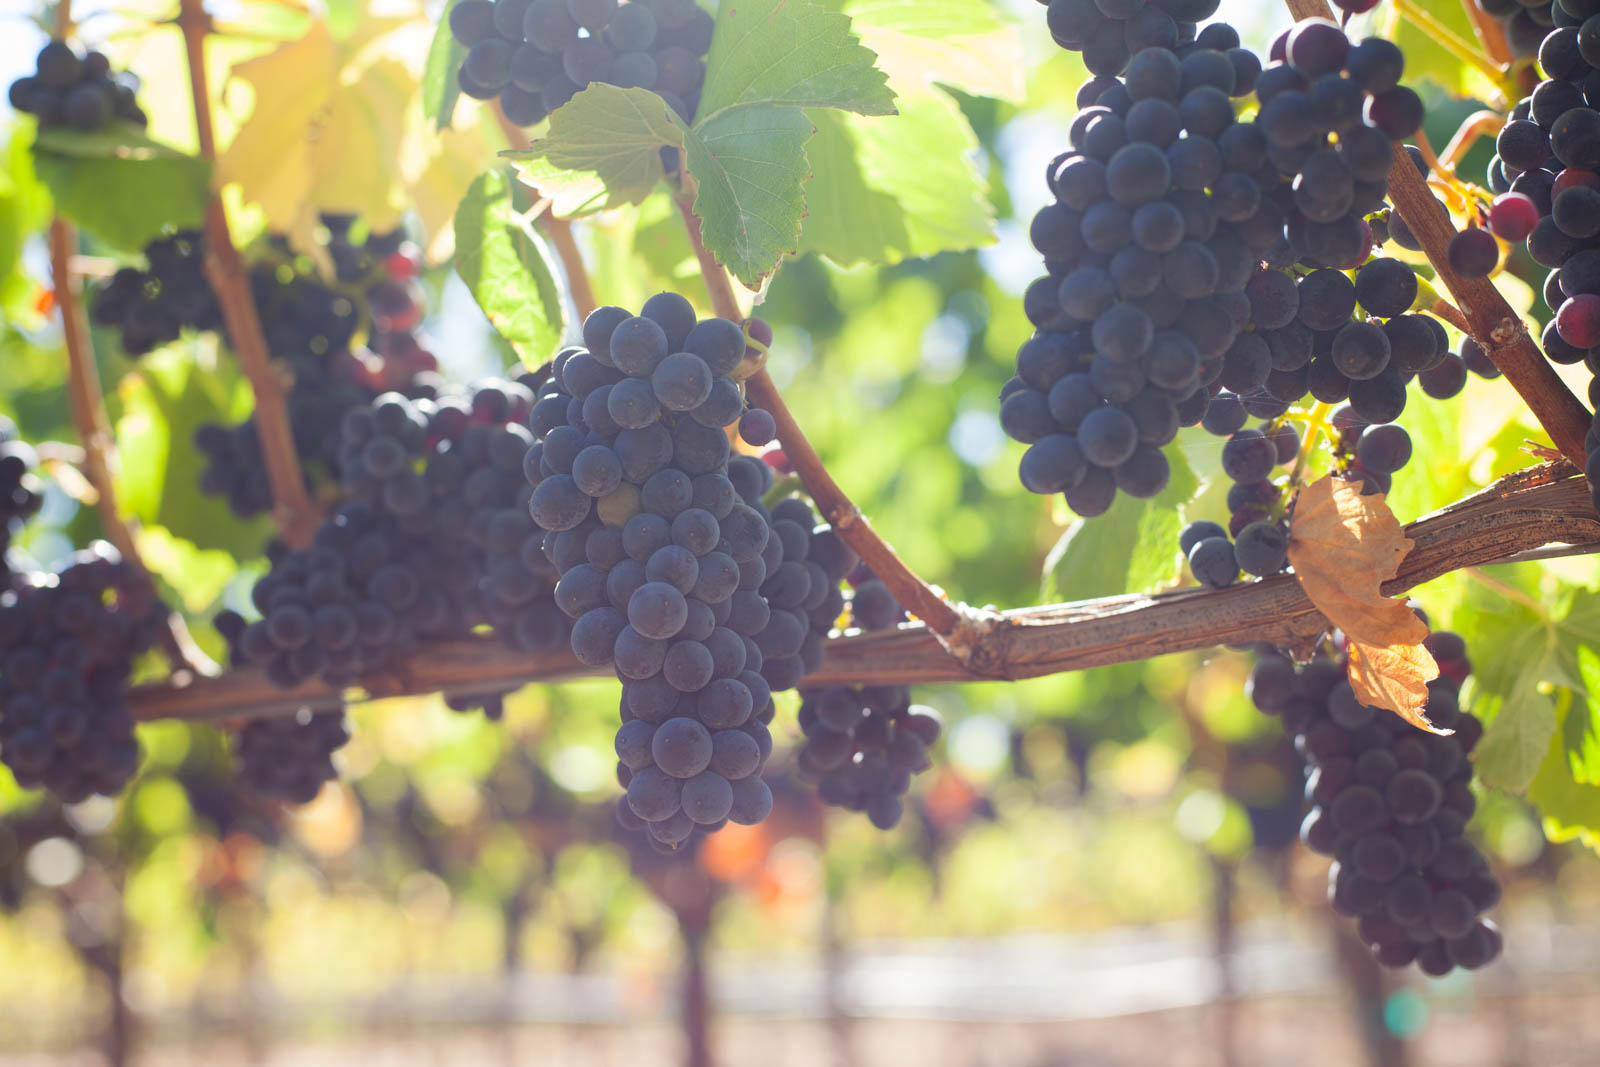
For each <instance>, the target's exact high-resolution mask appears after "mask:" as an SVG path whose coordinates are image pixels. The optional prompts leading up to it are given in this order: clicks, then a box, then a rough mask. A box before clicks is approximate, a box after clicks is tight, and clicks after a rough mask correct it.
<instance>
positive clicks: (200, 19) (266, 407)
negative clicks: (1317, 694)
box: [177, 0, 320, 548]
mask: <svg viewBox="0 0 1600 1067" xmlns="http://www.w3.org/2000/svg"><path fill="white" fill-rule="evenodd" d="M177 21H178V26H179V28H180V29H181V30H182V31H183V44H184V50H185V53H186V55H187V56H188V61H189V90H190V95H191V96H192V97H193V98H194V120H195V130H196V136H197V137H198V139H199V142H200V154H201V156H202V157H204V158H205V159H206V160H207V161H208V162H215V161H216V158H217V143H216V135H215V133H214V131H213V129H212V123H211V91H210V82H209V81H208V80H207V78H206V57H205V39H206V35H207V34H208V33H210V32H211V17H210V16H209V15H208V14H207V13H206V10H205V4H204V0H181V7H180V9H179V13H178V19H177ZM205 235H206V260H205V268H206V277H207V279H208V280H209V281H210V282H211V287H212V288H213V289H214V290H216V294H217V303H218V304H219V305H220V306H221V308H222V318H223V321H224V322H225V323H226V324H227V327H228V339H229V341H230V342H231V343H232V345H233V350H234V353H235V354H236V355H237V356H238V357H239V366H240V367H241V368H242V369H243V370H244V373H245V377H247V378H248V379H249V380H250V389H251V392H252V393H253V394H254V395H255V401H256V410H255V423H256V433H257V434H258V435H259V436H260V438H261V454H262V458H263V459H264V461H265V465H266V468H267V480H268V482H269V484H270V485H271V486H272V500H273V519H274V521H276V523H277V525H278V529H279V531H280V532H281V533H282V535H283V539H284V541H285V542H287V543H288V544H289V545H291V546H292V547H296V548H299V547H304V546H305V545H308V544H310V543H311V537H312V534H314V533H315V532H316V528H317V523H318V521H320V516H319V515H318V513H317V509H316V507H315V506H314V505H313V504H312V502H311V496H310V494H309V493H308V492H307V491H306V483H305V477H304V475H303V474H302V473H301V471H300V456H299V453H298V452H296V451H295V447H294V432H293V431H292V430H291V429H290V425H289V411H288V406H287V402H286V401H285V399H284V387H283V382H282V380H281V379H280V378H279V376H278V374H277V372H276V371H275V370H274V369H273V366H272V353H270V352H269V351H268V350H267V341H266V337H265V335H264V334H263V333H262V330H261V317H260V314H259V313H258V312H257V310H256V303H255V298H254V296H253V295H252V294H251V292H250V275H249V272H248V270H247V269H246V267H245V264H244V260H243V259H242V258H241V257H240V256H239V250H238V249H237V248H235V247H234V245H233V235H232V234H231V233H229V232H228V216H227V212H226V210H225V209H224V208H223V206H222V197H221V195H220V193H219V192H218V191H217V190H216V189H215V188H213V189H212V192H211V198H210V200H209V201H208V202H207V203H206V219H205Z"/></svg>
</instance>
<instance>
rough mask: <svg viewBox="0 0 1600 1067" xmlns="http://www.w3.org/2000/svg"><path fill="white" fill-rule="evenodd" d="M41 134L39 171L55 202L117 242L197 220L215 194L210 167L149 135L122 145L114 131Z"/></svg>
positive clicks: (144, 239)
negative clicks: (139, 143)
mask: <svg viewBox="0 0 1600 1067" xmlns="http://www.w3.org/2000/svg"><path fill="white" fill-rule="evenodd" d="M96 136H97V135H93V134H88V135H80V136H79V137H74V138H70V139H64V138H62V137H60V136H57V131H53V130H52V131H51V132H50V134H49V135H47V136H45V137H41V138H40V142H39V145H38V148H37V150H36V151H35V152H34V161H33V165H34V171H35V173H37V174H38V176H39V180H40V181H42V182H43V183H44V184H45V186H46V187H47V188H49V190H50V195H51V197H52V198H53V199H54V201H55V207H56V210H57V211H59V212H61V214H63V215H65V216H66V217H67V218H69V219H71V220H72V221H73V222H74V223H76V224H77V225H78V226H80V227H82V228H83V229H85V230H87V231H89V232H90V233H92V234H94V235H95V236H96V237H98V238H99V239H100V240H102V241H104V242H105V243H106V244H108V245H110V246H111V247H113V248H116V249H120V250H122V251H127V252H134V251H138V250H139V249H140V248H143V247H144V246H145V245H146V244H147V243H149V241H150V240H151V239H152V238H154V237H156V236H157V235H158V234H160V233H161V231H162V229H163V228H164V227H168V226H171V227H176V228H179V229H183V228H185V227H197V226H199V225H200V223H201V221H202V219H203V218H204V216H205V207H206V201H207V199H208V198H209V196H210V180H211V167H210V165H209V164H208V163H206V162H205V161H204V160H200V159H196V158H194V157H193V156H186V155H183V154H182V153H179V152H175V151H173V150H172V149H170V148H165V147H164V146H156V145H155V143H154V142H150V146H149V147H128V146H124V147H123V148H122V149H119V148H118V147H117V144H118V142H114V141H113V140H112V139H110V138H109V136H108V137H107V138H106V139H103V140H92V139H93V138H94V137H96Z"/></svg>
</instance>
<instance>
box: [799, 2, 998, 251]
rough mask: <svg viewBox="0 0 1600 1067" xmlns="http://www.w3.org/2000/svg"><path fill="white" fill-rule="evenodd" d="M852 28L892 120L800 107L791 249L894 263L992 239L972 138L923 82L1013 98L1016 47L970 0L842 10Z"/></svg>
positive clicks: (988, 11) (948, 103) (955, 110)
mask: <svg viewBox="0 0 1600 1067" xmlns="http://www.w3.org/2000/svg"><path fill="white" fill-rule="evenodd" d="M845 11H846V12H847V13H848V14H849V15H850V16H851V19H852V23H851V25H852V28H853V29H854V30H855V31H856V32H857V33H859V34H860V36H861V41H862V43H863V44H864V45H866V46H867V47H869V48H871V49H872V50H873V51H874V52H876V53H877V54H878V66H879V67H881V68H882V69H883V70H885V71H887V72H888V75H889V87H890V88H891V89H893V90H894V92H895V94H896V96H897V101H896V103H897V105H898V112H899V113H898V117H897V118H895V119H893V120H892V121H891V120H885V119H880V118H875V117H862V116H859V115H852V114H846V113H842V112H838V111H824V110H821V109H814V110H812V111H810V112H808V114H809V116H810V118H811V121H812V122H813V123H814V124H815V125H816V127H817V131H818V132H817V136H816V137H815V138H813V139H812V140H811V141H810V142H809V143H808V144H807V145H806V154H807V156H809V157H810V159H811V164H812V169H813V171H814V174H813V176H812V179H811V185H810V187H809V188H808V190H807V197H808V199H809V200H810V201H811V202H812V203H814V204H819V205H826V209H825V210H819V211H815V212H812V213H811V214H809V215H808V216H807V217H806V219H805V224H804V229H803V232H802V234H801V246H800V247H801V250H802V251H808V252H817V253H819V254H821V255H825V256H827V257H828V258H829V259H831V260H833V261H834V262H835V263H839V264H841V265H844V266H849V265H852V264H855V263H862V262H867V263H897V262H899V261H901V260H902V259H906V258H909V257H914V256H929V255H933V254H935V253H938V252H943V251H949V250H954V249H966V248H976V247H978V246H980V245H985V244H989V243H991V242H992V241H993V240H994V222H995V220H994V212H993V207H992V205H991V201H990V197H989V195H988V189H987V187H986V183H985V182H984V180H983V177H982V175H981V174H980V173H979V171H978V168H977V165H976V157H977V154H978V151H979V144H978V138H977V135H976V134H974V133H973V130H972V126H971V124H970V123H969V122H968V121H967V118H966V116H965V115H964V114H963V113H962V110H961V107H960V105H959V104H957V103H956V101H955V100H954V99H953V98H952V97H951V96H950V95H949V94H948V93H945V92H943V91H942V90H940V89H938V88H936V87H935V84H936V83H937V84H941V85H949V86H954V87H956V88H959V89H961V90H963V91H965V92H969V93H974V94H979V95H984V96H999V97H1004V98H1006V99H1018V98H1020V96H1021V95H1022V91H1023V79H1022V71H1023V69H1024V64H1023V62H1022V47H1021V40H1020V38H1019V37H1018V35H1017V33H1016V31H1015V30H1014V29H1012V28H1010V27H1007V26H1006V25H1005V24H1004V23H1003V22H1001V21H1000V20H999V18H998V17H997V15H996V14H995V11H994V9H993V8H992V7H990V6H989V5H987V4H985V3H982V2H981V0H951V2H949V3H941V4H909V5H908V4H902V3H897V2H893V0H860V2H857V3H852V4H847V5H846V6H845Z"/></svg>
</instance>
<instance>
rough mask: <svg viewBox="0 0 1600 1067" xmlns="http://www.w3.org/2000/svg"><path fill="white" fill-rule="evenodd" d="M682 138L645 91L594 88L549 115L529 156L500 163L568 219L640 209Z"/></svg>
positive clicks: (674, 119)
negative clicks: (665, 156)
mask: <svg viewBox="0 0 1600 1067" xmlns="http://www.w3.org/2000/svg"><path fill="white" fill-rule="evenodd" d="M686 132H687V127H686V126H684V124H683V120H682V119H680V118H678V116H677V115H676V114H674V113H673V111H672V109H671V108H669V107H668V106H667V103H666V101H664V100H662V99H661V97H659V96H657V95H656V94H655V93H653V92H650V91H649V90H648V89H620V88H618V87H617V86H615V85H605V84H603V83H600V82H596V83H594V84H593V85H591V86H589V88H587V89H585V90H583V91H582V92H581V93H578V94H577V95H576V96H574V97H573V98H572V99H571V100H569V101H568V102H567V103H565V104H563V105H562V106H561V107H558V108H556V110H555V111H553V112H551V114H550V129H549V132H548V133H547V134H546V135H545V136H543V137H541V138H539V139H538V140H537V141H534V142H533V146H532V147H531V148H529V149H528V150H527V151H509V152H505V153H503V155H505V156H506V158H508V159H510V160H512V161H514V162H515V164H516V167H517V170H518V172H519V173H520V174H521V175H522V178H523V180H525V181H526V182H528V183H529V184H530V185H533V186H535V187H536V188H538V190H539V192H540V193H542V194H543V195H545V196H548V197H550V201H551V208H552V209H553V210H554V211H555V213H556V214H557V215H560V216H563V217H566V216H571V215H581V214H587V213H590V212H594V211H600V210H604V209H606V208H613V207H619V206H621V205H623V204H639V203H642V202H643V201H644V199H645V197H647V196H649V195H650V191H651V190H652V189H654V188H655V187H656V184H657V183H658V182H660V181H661V179H662V177H663V174H664V172H663V170H662V166H661V149H663V148H667V147H673V148H681V147H682V146H683V143H684V135H685V133H686Z"/></svg>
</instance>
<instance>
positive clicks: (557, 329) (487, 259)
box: [455, 170, 567, 368]
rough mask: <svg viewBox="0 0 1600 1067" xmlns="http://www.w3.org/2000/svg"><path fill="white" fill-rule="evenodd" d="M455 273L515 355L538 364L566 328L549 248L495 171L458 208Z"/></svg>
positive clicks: (506, 182)
mask: <svg viewBox="0 0 1600 1067" xmlns="http://www.w3.org/2000/svg"><path fill="white" fill-rule="evenodd" d="M455 229H456V256H455V263H456V273H457V274H459V275H460V276H461V280H462V281H464V282H466V283H467V289H468V290H469V291H470V292H471V293H472V297H473V299H474V300H476V301H477V302H478V306H479V307H481V308H482V309H483V313H484V314H485V315H487V316H488V318H489V322H490V323H491V324H493V326H494V328H495V329H496V330H498V331H499V332H500V336H502V337H504V338H505V339H506V341H507V342H509V343H510V345H511V347H512V348H513V349H514V350H515V351H516V353H517V356H518V358H520V359H521V360H522V362H523V363H524V364H526V365H527V366H528V367H530V368H532V367H537V366H539V365H540V364H541V363H543V362H544V361H545V360H546V359H548V358H549V357H550V356H551V355H552V354H554V352H555V349H556V346H557V345H559V344H560V343H561V338H562V337H563V336H564V335H565V333H566V329H567V314H566V307H565V304H564V301H563V296H562V289H561V286H560V284H559V283H558V282H557V280H556V279H557V273H556V268H555V264H554V261H553V259H552V256H551V253H550V249H549V247H548V246H546V244H545V242H544V240H543V239H542V238H541V237H540V236H539V235H538V234H536V233H535V232H534V231H533V227H532V225H530V224H529V222H528V220H527V219H525V218H523V217H522V216H520V215H519V214H517V212H516V211H515V209H514V208H513V207H512V203H511V184H510V181H509V180H508V179H507V176H506V175H505V174H504V173H502V172H501V171H499V170H491V171H489V172H487V173H485V174H482V175H480V176H479V177H478V179H477V180H476V181H475V182H473V183H472V187H471V188H470V189H468V190H467V195H466V196H465V197H464V198H463V199H462V201H461V206H460V207H459V208H457V209H456V226H455Z"/></svg>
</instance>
